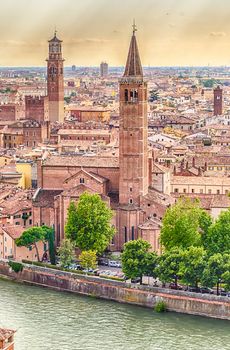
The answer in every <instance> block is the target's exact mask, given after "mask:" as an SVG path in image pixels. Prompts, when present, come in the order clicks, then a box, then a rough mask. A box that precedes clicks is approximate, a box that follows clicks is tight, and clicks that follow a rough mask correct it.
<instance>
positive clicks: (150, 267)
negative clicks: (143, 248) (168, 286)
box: [144, 252, 159, 278]
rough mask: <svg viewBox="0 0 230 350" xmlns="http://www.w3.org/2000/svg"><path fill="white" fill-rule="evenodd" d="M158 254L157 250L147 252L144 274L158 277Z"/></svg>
mask: <svg viewBox="0 0 230 350" xmlns="http://www.w3.org/2000/svg"><path fill="white" fill-rule="evenodd" d="M158 259H159V257H158V255H157V254H156V252H147V254H146V263H145V264H146V265H145V271H144V274H145V275H146V276H149V277H153V278H156V277H157V266H158Z"/></svg>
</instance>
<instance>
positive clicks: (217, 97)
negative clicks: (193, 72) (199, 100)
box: [213, 86, 223, 115]
mask: <svg viewBox="0 0 230 350" xmlns="http://www.w3.org/2000/svg"><path fill="white" fill-rule="evenodd" d="M213 93H214V115H222V113H223V90H222V89H221V88H220V87H219V86H217V87H216V88H215V89H214V90H213Z"/></svg>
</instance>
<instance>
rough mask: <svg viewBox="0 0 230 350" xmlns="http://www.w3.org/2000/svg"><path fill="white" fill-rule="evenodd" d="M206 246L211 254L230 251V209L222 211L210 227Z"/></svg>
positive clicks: (205, 242)
mask: <svg viewBox="0 0 230 350" xmlns="http://www.w3.org/2000/svg"><path fill="white" fill-rule="evenodd" d="M204 246H205V248H206V250H207V252H208V254H209V255H213V254H216V253H221V254H222V253H230V209H228V210H226V211H222V212H221V213H220V215H219V217H218V218H217V219H216V221H215V222H214V223H213V224H212V225H211V226H210V227H209V230H208V233H207V235H206V236H205V240H204Z"/></svg>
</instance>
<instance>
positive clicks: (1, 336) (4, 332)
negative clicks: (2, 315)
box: [0, 328, 15, 340]
mask: <svg viewBox="0 0 230 350" xmlns="http://www.w3.org/2000/svg"><path fill="white" fill-rule="evenodd" d="M14 333H15V331H14V330H12V329H6V328H0V340H7V339H9V338H10V337H12V335H14Z"/></svg>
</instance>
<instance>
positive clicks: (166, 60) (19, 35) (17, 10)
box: [0, 0, 230, 66]
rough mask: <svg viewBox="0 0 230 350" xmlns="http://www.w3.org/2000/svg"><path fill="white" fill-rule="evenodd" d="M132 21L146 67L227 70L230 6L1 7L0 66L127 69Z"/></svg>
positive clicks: (75, 0)
mask: <svg viewBox="0 0 230 350" xmlns="http://www.w3.org/2000/svg"><path fill="white" fill-rule="evenodd" d="M133 18H135V20H136V23H137V27H138V32H137V37H138V42H139V49H140V53H141V59H142V63H143V65H153V66H162V65H208V64H210V65H230V1H229V0H1V1H0V66H43V65H45V62H44V60H45V58H46V56H47V40H48V39H50V38H51V37H52V34H53V32H54V29H55V27H56V28H57V30H58V36H59V37H60V38H61V39H62V40H63V52H64V57H65V59H66V63H65V64H66V65H72V64H76V65H83V66H84V65H85V66H92V65H98V64H99V63H100V62H101V61H102V60H106V61H107V62H108V63H109V64H110V65H124V63H125V60H126V55H127V50H128V45H129V40H130V35H131V25H132V21H133Z"/></svg>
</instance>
